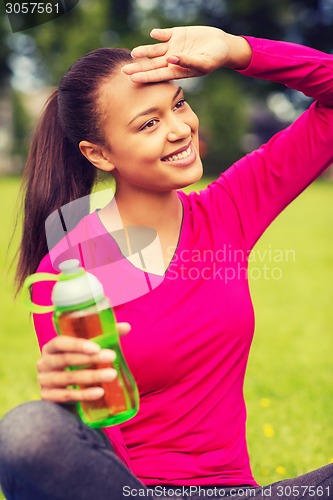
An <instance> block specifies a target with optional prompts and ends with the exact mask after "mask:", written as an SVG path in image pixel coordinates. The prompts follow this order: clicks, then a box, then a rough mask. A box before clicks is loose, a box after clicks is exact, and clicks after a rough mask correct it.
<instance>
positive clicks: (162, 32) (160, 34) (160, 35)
mask: <svg viewBox="0 0 333 500" xmlns="http://www.w3.org/2000/svg"><path fill="white" fill-rule="evenodd" d="M173 32H174V29H173V28H154V29H152V30H151V32H150V36H151V37H152V38H154V39H155V40H160V41H161V42H162V41H164V42H167V41H168V40H170V38H171V37H172V34H173Z"/></svg>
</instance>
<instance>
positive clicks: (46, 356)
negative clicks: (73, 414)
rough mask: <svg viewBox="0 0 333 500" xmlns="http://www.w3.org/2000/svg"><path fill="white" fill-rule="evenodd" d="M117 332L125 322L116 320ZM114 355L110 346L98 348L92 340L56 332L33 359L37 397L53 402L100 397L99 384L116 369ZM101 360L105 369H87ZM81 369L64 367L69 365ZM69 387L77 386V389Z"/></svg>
mask: <svg viewBox="0 0 333 500" xmlns="http://www.w3.org/2000/svg"><path fill="white" fill-rule="evenodd" d="M117 328H118V332H119V335H125V334H126V333H128V332H129V331H130V329H131V327H130V325H129V324H128V323H118V325H117ZM115 358H116V354H115V352H114V351H112V350H110V349H101V348H100V346H99V345H98V344H96V343H95V342H93V341H90V340H86V339H80V338H73V337H68V336H65V335H59V336H58V337H55V338H54V339H52V340H51V341H50V342H48V343H47V344H46V345H45V346H44V347H43V350H42V355H41V358H40V359H39V361H38V362H37V370H38V382H39V384H40V387H41V398H42V399H45V400H47V401H53V402H55V403H71V402H76V401H94V400H96V399H100V398H101V397H102V396H103V394H104V391H103V389H102V387H100V384H101V383H102V382H108V381H112V380H114V379H115V378H116V376H117V372H116V370H114V369H113V368H111V363H112V362H113V361H114V360H115ZM100 363H102V364H103V365H104V364H105V365H106V366H107V365H108V364H109V366H110V367H109V368H103V369H94V368H89V366H93V365H96V364H100ZM72 366H75V367H79V366H82V369H75V370H66V368H67V369H68V368H69V367H72ZM70 386H80V388H79V389H74V388H70Z"/></svg>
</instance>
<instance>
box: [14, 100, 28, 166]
mask: <svg viewBox="0 0 333 500" xmlns="http://www.w3.org/2000/svg"><path fill="white" fill-rule="evenodd" d="M12 107H13V136H14V137H13V139H14V140H13V146H12V151H11V153H12V154H13V155H18V156H20V157H22V158H24V157H26V156H27V154H28V149H29V144H28V137H27V129H29V128H30V124H31V116H30V115H29V113H28V112H27V110H26V108H25V106H24V98H23V96H22V94H21V93H20V92H16V91H13V92H12Z"/></svg>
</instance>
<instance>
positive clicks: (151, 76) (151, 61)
mask: <svg viewBox="0 0 333 500" xmlns="http://www.w3.org/2000/svg"><path fill="white" fill-rule="evenodd" d="M150 35H151V37H152V38H154V39H155V40H158V41H159V42H160V43H158V44H154V45H142V46H140V47H136V48H135V49H133V50H132V56H133V58H134V60H135V59H138V61H137V62H136V61H134V62H133V63H131V64H126V65H125V66H124V67H123V68H122V70H123V72H124V73H125V74H127V75H130V78H131V80H132V81H133V82H137V83H149V82H161V81H167V80H172V79H178V78H190V77H194V76H203V75H206V74H208V73H211V72H212V71H214V70H216V69H217V68H220V67H222V66H228V67H231V68H235V69H245V68H246V67H247V66H248V65H249V63H250V61H251V56H252V50H251V47H250V45H249V43H248V42H247V41H246V40H245V38H242V37H239V36H235V35H231V34H229V33H226V32H225V31H223V30H220V29H218V28H212V27H209V26H187V27H176V28H165V29H153V30H152V31H151V33H150Z"/></svg>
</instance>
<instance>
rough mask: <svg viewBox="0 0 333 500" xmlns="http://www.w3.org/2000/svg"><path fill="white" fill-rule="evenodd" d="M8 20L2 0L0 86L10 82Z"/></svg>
mask: <svg viewBox="0 0 333 500" xmlns="http://www.w3.org/2000/svg"><path fill="white" fill-rule="evenodd" d="M7 24H8V20H7V18H6V15H5V5H4V3H3V2H0V88H1V87H3V86H6V85H7V84H8V79H9V75H10V69H9V66H8V56H9V53H10V49H9V47H8V46H7V44H6V37H7V36H8V28H7Z"/></svg>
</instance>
